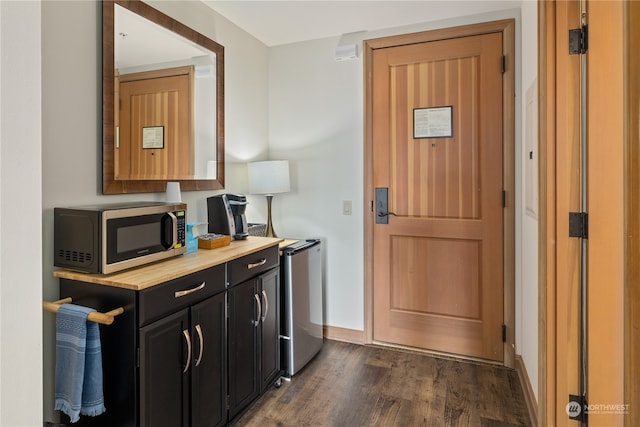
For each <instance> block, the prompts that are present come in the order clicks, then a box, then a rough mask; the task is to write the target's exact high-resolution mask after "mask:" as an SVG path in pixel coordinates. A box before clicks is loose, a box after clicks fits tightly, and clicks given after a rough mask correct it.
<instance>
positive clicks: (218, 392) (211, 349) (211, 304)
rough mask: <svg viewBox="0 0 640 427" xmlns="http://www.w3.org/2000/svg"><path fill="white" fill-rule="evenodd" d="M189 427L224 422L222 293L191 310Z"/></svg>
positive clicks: (225, 411) (224, 338) (225, 344)
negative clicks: (191, 342)
mask: <svg viewBox="0 0 640 427" xmlns="http://www.w3.org/2000/svg"><path fill="white" fill-rule="evenodd" d="M191 336H192V340H193V356H192V359H191V363H192V368H191V369H192V370H191V425H192V426H193V427H214V426H221V425H224V424H225V423H226V421H227V407H226V398H227V382H226V376H227V364H226V359H227V358H226V352H227V343H226V340H227V335H226V317H225V294H224V292H223V293H221V294H218V295H216V296H214V297H211V298H209V299H207V300H205V301H203V302H201V303H199V304H196V305H194V306H193V307H192V308H191Z"/></svg>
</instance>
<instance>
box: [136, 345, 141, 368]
mask: <svg viewBox="0 0 640 427" xmlns="http://www.w3.org/2000/svg"><path fill="white" fill-rule="evenodd" d="M136 350H137V351H136V353H137V354H136V359H137V360H136V364H137V367H138V368H139V367H140V347H138V348H137V349H136Z"/></svg>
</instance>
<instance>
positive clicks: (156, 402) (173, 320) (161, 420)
mask: <svg viewBox="0 0 640 427" xmlns="http://www.w3.org/2000/svg"><path fill="white" fill-rule="evenodd" d="M189 329H190V328H189V312H188V310H187V309H185V310H181V311H179V312H177V313H175V314H173V315H171V316H167V317H165V318H163V319H160V320H158V321H156V322H154V323H152V324H150V325H148V326H145V327H143V328H140V426H142V427H157V426H171V427H181V426H184V427H186V426H188V425H189V389H188V384H189V373H190V372H189V370H190V368H191V361H190V359H189V354H188V353H189V349H190V348H191V349H192V348H193V346H192V344H191V343H192V341H193V340H192V337H191V333H190V332H189Z"/></svg>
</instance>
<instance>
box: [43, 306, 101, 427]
mask: <svg viewBox="0 0 640 427" xmlns="http://www.w3.org/2000/svg"><path fill="white" fill-rule="evenodd" d="M92 311H95V310H94V309H92V308H87V307H82V306H79V305H75V304H62V305H61V306H60V309H59V310H58V314H57V315H56V400H55V407H54V409H55V410H59V411H62V412H64V413H65V414H67V415H68V416H69V418H70V419H71V422H72V423H75V422H77V421H78V420H79V419H80V414H82V415H89V416H96V415H100V414H102V413H103V412H104V411H105V407H104V396H103V391H102V352H101V349H100V329H99V327H98V324H97V323H95V322H91V321H88V320H87V316H88V315H89V313H91V312H92Z"/></svg>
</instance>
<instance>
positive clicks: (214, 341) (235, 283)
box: [59, 242, 280, 427]
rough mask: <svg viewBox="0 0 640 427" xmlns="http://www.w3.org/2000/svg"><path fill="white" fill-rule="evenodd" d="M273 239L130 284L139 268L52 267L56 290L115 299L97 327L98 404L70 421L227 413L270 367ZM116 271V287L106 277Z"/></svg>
mask: <svg viewBox="0 0 640 427" xmlns="http://www.w3.org/2000/svg"><path fill="white" fill-rule="evenodd" d="M275 243H276V242H274V244H272V245H270V246H268V247H266V248H265V249H261V250H258V251H256V252H252V253H250V254H248V255H243V256H240V257H237V258H235V259H234V258H231V259H229V258H226V259H225V261H223V262H221V263H220V264H218V265H215V266H213V267H207V268H203V269H201V270H197V271H195V272H193V271H194V270H193V269H191V270H190V271H191V273H189V274H183V275H181V274H180V270H177V271H172V272H171V277H173V279H171V280H167V281H158V282H156V283H154V284H153V285H147V286H144V287H140V288H139V289H136V288H135V287H134V286H135V285H134V284H132V283H135V282H136V281H137V280H138V279H137V278H138V277H139V278H140V279H139V280H140V281H144V280H146V277H145V274H144V273H145V271H148V270H145V269H144V268H143V269H139V270H136V271H135V272H132V273H130V274H126V273H122V275H120V276H118V275H114V276H110V277H108V276H104V280H103V279H102V278H100V280H102V282H100V281H99V282H98V283H94V282H92V281H91V280H93V279H94V277H92V275H86V276H83V275H81V274H73V273H69V274H66V275H65V274H60V275H59V277H60V296H61V297H72V298H73V302H74V303H76V304H80V305H85V306H89V307H93V308H95V309H96V310H98V311H103V312H106V311H110V310H112V309H114V308H116V307H123V308H124V313H123V314H121V315H119V316H117V317H116V319H115V321H114V322H113V323H112V324H111V325H109V326H102V327H101V328H100V334H101V341H102V359H103V375H104V396H105V406H106V408H107V411H106V412H105V413H104V414H102V415H100V416H97V417H84V416H83V417H81V418H80V421H79V422H78V423H77V424H74V425H78V426H93V427H95V426H99V427H104V426H109V427H113V426H118V427H156V426H171V427H189V426H191V427H217V426H223V425H228V424H229V423H230V422H233V421H234V418H236V417H237V416H238V415H240V414H241V413H242V411H243V410H244V409H246V408H247V407H248V405H249V404H250V403H251V402H252V401H253V400H255V399H256V398H257V397H258V396H259V395H260V394H261V393H262V392H263V391H264V390H265V389H266V388H268V387H269V386H271V384H273V382H274V381H277V380H278V379H279V375H280V357H279V351H280V345H279V339H280V337H279V330H280V328H279V316H280V307H279V304H280V298H279V280H280V279H279V273H280V270H279V252H278V246H277V245H276V244H275ZM204 255H205V254H202V256H204ZM191 259H192V260H193V258H191ZM175 262H176V263H177V261H175ZM185 262H187V263H188V261H186V260H185ZM187 265H189V264H187ZM156 266H157V267H158V268H161V267H162V264H156ZM147 268H149V269H152V268H153V266H149V267H147ZM64 276H67V277H64ZM123 276H125V277H126V280H127V281H128V282H127V284H126V286H124V285H123V286H122V287H119V286H117V285H112V284H111V283H118V282H117V279H118V277H123ZM85 277H86V280H83V278H85ZM133 277H135V279H134V278H133ZM122 283H124V280H123V282H122ZM132 288H133V289H132ZM63 418H64V417H63ZM63 421H68V420H64V419H63Z"/></svg>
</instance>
